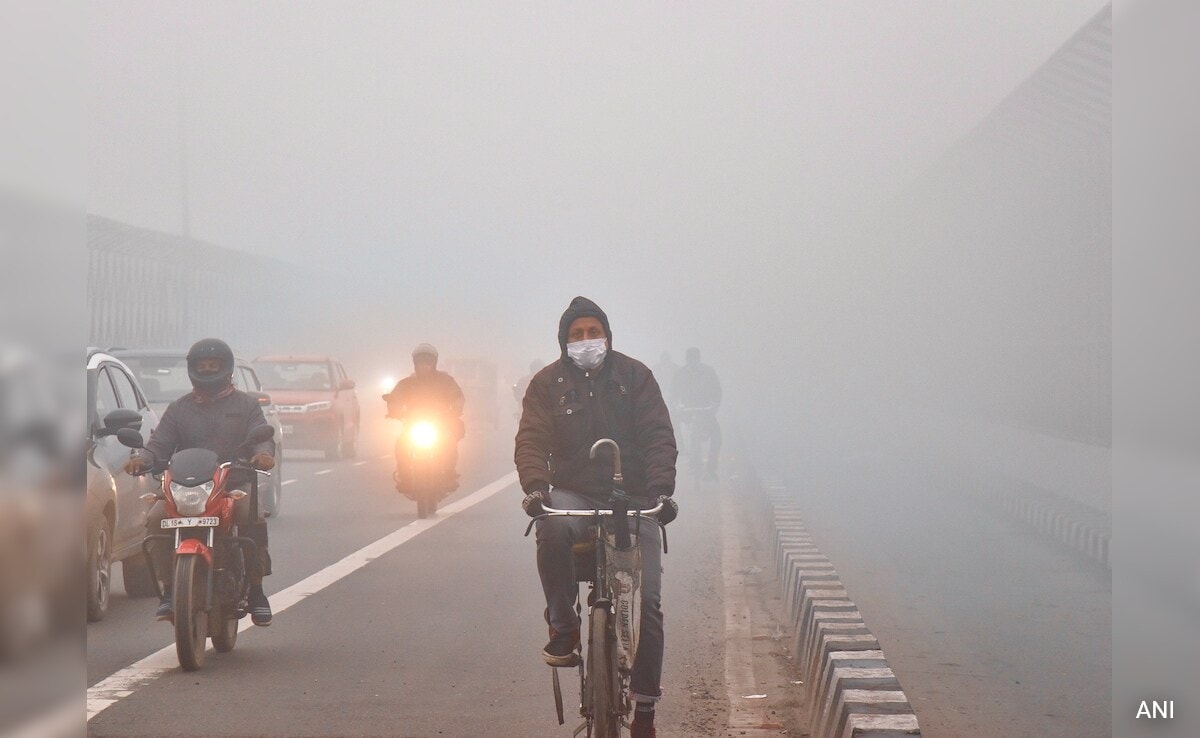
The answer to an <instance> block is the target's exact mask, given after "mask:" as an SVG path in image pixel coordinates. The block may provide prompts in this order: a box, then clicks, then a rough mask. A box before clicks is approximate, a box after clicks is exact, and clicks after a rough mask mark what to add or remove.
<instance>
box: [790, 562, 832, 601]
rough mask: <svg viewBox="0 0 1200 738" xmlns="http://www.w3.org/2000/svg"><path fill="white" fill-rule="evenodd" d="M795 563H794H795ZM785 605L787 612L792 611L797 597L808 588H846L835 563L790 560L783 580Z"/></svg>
mask: <svg viewBox="0 0 1200 738" xmlns="http://www.w3.org/2000/svg"><path fill="white" fill-rule="evenodd" d="M793 564H794V565H793ZM783 584H784V587H786V590H785V591H784V598H783V605H784V607H785V608H787V612H789V613H790V612H792V609H793V608H794V607H795V606H796V598H797V596H798V595H799V594H800V593H802V592H803V591H804V590H806V589H810V588H816V587H819V588H821V589H844V588H845V587H844V586H843V585H842V580H841V577H839V576H838V573H837V572H836V571H835V570H834V568H833V565H832V564H829V563H827V562H820V561H797V562H789V564H788V567H787V575H786V576H785V578H784V580H783Z"/></svg>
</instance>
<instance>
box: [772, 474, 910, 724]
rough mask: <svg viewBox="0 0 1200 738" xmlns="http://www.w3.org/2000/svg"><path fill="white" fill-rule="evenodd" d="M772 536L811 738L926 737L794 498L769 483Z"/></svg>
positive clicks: (881, 653) (776, 570) (875, 640)
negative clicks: (815, 540) (921, 735)
mask: <svg viewBox="0 0 1200 738" xmlns="http://www.w3.org/2000/svg"><path fill="white" fill-rule="evenodd" d="M762 492H763V498H762V499H763V502H764V505H763V507H762V513H763V519H762V521H761V524H762V525H763V526H764V527H765V529H766V530H765V532H766V534H767V535H766V538H767V540H770V541H771V544H770V545H771V556H772V564H773V566H774V568H775V577H776V579H777V581H778V582H779V587H780V595H781V597H782V600H783V606H784V610H785V612H784V615H785V620H786V622H787V624H788V629H789V632H788V633H787V634H786V635H788V637H789V644H790V655H791V658H792V660H793V662H794V663H795V664H797V666H798V667H799V669H800V672H801V674H802V677H801V680H800V681H801V682H802V683H803V686H802V689H803V694H804V701H805V704H806V705H807V707H808V714H809V734H810V735H811V736H812V738H884V737H885V736H887V737H889V738H891V737H893V736H902V735H903V736H919V735H920V734H921V728H920V726H919V724H918V722H917V716H916V714H915V713H914V712H913V708H912V705H911V704H910V703H909V701H908V698H907V697H906V696H905V694H904V691H903V690H902V689H901V688H900V683H899V681H898V680H897V679H896V675H895V674H894V673H893V672H892V670H891V667H889V666H888V663H887V660H886V659H885V658H884V655H883V650H882V648H881V647H880V644H879V641H878V639H876V638H875V636H874V635H873V634H872V633H871V631H870V629H869V628H867V625H866V623H865V622H864V621H863V617H862V613H860V612H859V610H858V606H857V605H855V604H854V602H853V601H852V600H851V599H850V596H849V593H847V592H846V589H845V587H843V586H842V582H841V578H840V577H839V576H838V573H837V571H836V570H835V569H834V567H833V564H832V563H831V562H830V561H829V559H828V558H826V557H825V556H824V555H823V554H822V553H821V552H820V550H819V549H818V548H817V547H816V545H815V544H814V543H813V540H812V537H811V536H810V535H809V533H808V529H807V528H806V527H805V524H804V515H803V513H802V511H801V508H800V505H798V504H797V503H796V501H795V499H794V498H793V497H792V496H791V495H789V494H788V493H787V491H786V489H785V488H784V486H783V485H782V484H780V483H778V482H766V483H764V484H763V485H762Z"/></svg>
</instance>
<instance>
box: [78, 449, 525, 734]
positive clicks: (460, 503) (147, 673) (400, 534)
mask: <svg viewBox="0 0 1200 738" xmlns="http://www.w3.org/2000/svg"><path fill="white" fill-rule="evenodd" d="M319 473H320V472H318V474H319ZM516 482H517V473H516V472H510V473H508V474H505V475H504V476H502V477H500V478H499V479H497V480H495V481H494V482H491V483H490V484H487V485H485V486H484V487H481V488H480V489H478V490H476V491H475V492H472V493H471V494H469V495H467V496H466V497H463V498H462V499H459V500H457V501H455V502H452V503H450V504H449V505H446V506H445V507H443V508H441V509H440V510H438V512H437V514H436V516H434V517H430V518H425V519H423V520H414V521H412V522H411V523H409V524H408V525H405V526H404V527H402V528H399V529H397V530H395V531H392V532H391V533H389V534H387V535H386V536H384V537H383V538H380V539H379V540H377V541H375V542H374V543H370V544H368V545H366V546H364V547H362V548H360V549H359V550H357V551H355V552H354V553H351V554H349V555H348V556H345V557H344V558H342V559H341V560H339V561H336V562H334V563H333V564H330V565H329V566H327V567H325V568H324V569H321V570H320V571H318V572H316V573H314V574H311V575H309V576H307V577H305V578H304V579H302V580H300V581H299V582H296V583H295V584H293V585H292V586H290V587H287V588H286V589H284V590H282V591H280V592H276V593H275V594H273V595H271V607H272V609H273V610H274V612H275V614H276V615H278V614H279V613H282V612H284V611H285V610H287V609H288V608H290V607H292V606H293V605H296V604H297V603H299V602H301V601H302V600H304V599H306V598H308V597H311V596H312V595H314V594H316V593H317V592H320V591H321V590H323V589H325V588H326V587H328V586H330V585H331V584H333V583H335V582H337V581H339V580H341V579H344V578H345V577H347V576H349V575H351V574H353V573H354V572H356V571H358V570H359V569H361V568H362V567H364V566H366V565H367V564H368V563H370V562H371V561H373V560H375V559H377V558H379V557H381V556H383V555H384V554H386V553H388V552H390V551H392V550H393V549H395V548H397V547H399V546H400V545H402V544H404V543H407V542H409V541H411V540H412V539H413V538H416V537H417V536H419V535H420V534H422V533H424V532H425V531H427V530H429V529H430V528H433V527H435V526H437V525H439V524H441V523H443V522H445V521H446V520H449V519H450V518H452V517H454V516H455V515H457V514H458V513H461V512H463V511H465V510H469V509H470V508H472V507H474V506H475V505H478V504H479V503H480V502H483V501H484V500H486V499H488V498H489V497H491V496H492V495H494V494H496V493H497V492H500V491H501V490H504V489H507V488H508V487H511V486H512V485H514V484H516ZM252 627H254V626H253V625H252V624H251V622H250V618H243V619H242V621H241V623H240V625H239V626H238V631H239V632H241V631H245V630H249V629H250V628H252ZM177 668H179V664H178V661H177V660H176V656H175V644H171V645H169V646H166V647H165V648H162V649H159V650H158V651H155V652H154V653H152V654H150V655H149V656H147V657H145V658H143V659H141V660H140V661H138V662H136V663H134V664H131V665H129V666H127V667H125V668H124V669H121V670H119V671H117V672H115V673H113V674H111V675H110V676H108V677H106V678H104V679H102V680H101V681H99V682H97V683H96V684H95V685H94V686H92V687H89V688H88V691H87V719H88V720H89V721H91V719H92V718H94V717H96V716H97V715H99V714H100V713H101V712H103V711H104V710H106V709H108V708H109V707H111V706H112V705H114V704H116V703H117V702H119V701H121V700H123V699H125V698H126V697H128V696H130V695H131V694H133V693H134V692H136V691H137V690H138V689H141V688H142V687H144V686H146V685H147V684H149V683H150V682H152V681H154V680H155V679H157V678H158V677H160V676H162V675H163V674H166V673H167V672H170V671H174V670H176V669H177Z"/></svg>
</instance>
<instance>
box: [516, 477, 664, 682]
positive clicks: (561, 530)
mask: <svg viewBox="0 0 1200 738" xmlns="http://www.w3.org/2000/svg"><path fill="white" fill-rule="evenodd" d="M549 504H550V507H555V508H558V509H560V510H591V509H595V505H594V504H593V503H591V502H589V501H588V500H587V498H585V497H584V496H583V495H580V494H577V493H575V492H571V491H569V490H565V489H555V490H554V491H552V492H551V493H550V503H549ZM590 523H591V521H590V520H589V519H588V518H565V517H564V518H545V519H543V520H540V521H538V524H537V565H538V575H539V576H540V577H541V580H542V591H543V592H545V594H546V607H547V609H548V610H549V612H550V627H551V628H553V629H554V630H555V631H556V632H558V633H570V632H572V631H576V630H579V625H580V623H579V615H578V614H576V612H575V601H576V599H577V598H578V597H579V583H578V582H576V581H575V559H574V557H573V556H572V554H571V546H572V545H573V544H574V543H575V542H576V541H580V540H583V539H584V537H585V536H587V534H588V528H589V527H590ZM638 544H639V547H640V548H641V553H642V624H641V632H640V635H639V636H638V651H637V656H636V657H635V659H634V662H633V674H632V678H631V680H630V685H629V690H630V692H631V693H632V694H631V696H632V698H633V699H634V700H636V701H638V702H656V701H658V699H659V697H660V696H661V695H662V688H661V685H660V684H659V682H660V680H661V679H662V659H663V613H662V535H661V533H660V532H659V529H658V526H657V525H654V524H647V523H646V522H645V521H643V522H642V526H641V536H640V538H639V541H638Z"/></svg>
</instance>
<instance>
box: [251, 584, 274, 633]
mask: <svg viewBox="0 0 1200 738" xmlns="http://www.w3.org/2000/svg"><path fill="white" fill-rule="evenodd" d="M246 609H247V610H249V611H250V622H252V623H254V624H255V625H261V626H262V627H264V628H265V627H267V626H268V625H270V624H271V603H270V602H268V601H267V596H266V595H265V594H264V593H263V591H262V587H255V588H254V589H251V590H250V594H249V595H247V596H246Z"/></svg>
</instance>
